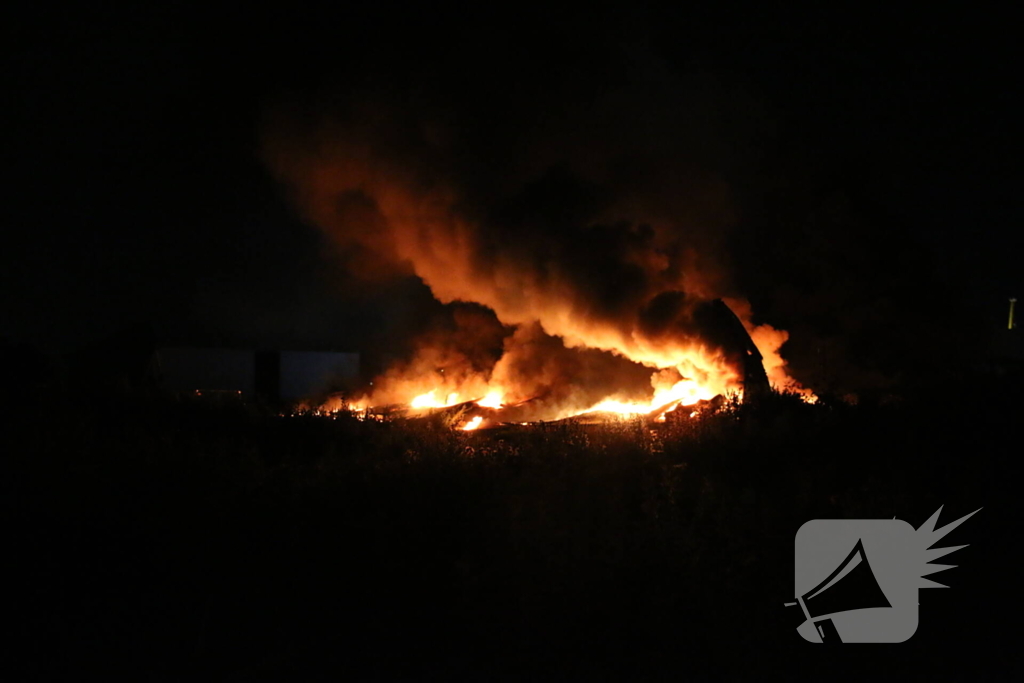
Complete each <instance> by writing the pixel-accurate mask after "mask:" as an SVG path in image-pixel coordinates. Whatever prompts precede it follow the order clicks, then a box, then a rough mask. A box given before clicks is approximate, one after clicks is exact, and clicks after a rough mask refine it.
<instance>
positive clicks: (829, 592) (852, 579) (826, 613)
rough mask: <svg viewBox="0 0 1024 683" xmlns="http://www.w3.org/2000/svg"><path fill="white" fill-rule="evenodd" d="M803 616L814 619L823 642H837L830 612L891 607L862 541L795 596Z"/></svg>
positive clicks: (838, 637)
mask: <svg viewBox="0 0 1024 683" xmlns="http://www.w3.org/2000/svg"><path fill="white" fill-rule="evenodd" d="M788 604H789V605H795V604H799V605H800V608H801V609H802V610H803V613H804V616H805V617H806V620H809V621H812V622H813V623H814V626H815V629H816V630H817V631H818V634H819V635H820V636H821V640H822V642H824V643H841V642H843V641H842V638H840V636H839V632H838V631H837V630H836V627H835V624H833V623H832V619H831V616H832V615H835V614H837V613H840V612H850V611H853V610H859V609H871V608H876V607H892V604H891V603H890V602H889V599H888V598H887V597H886V596H885V593H884V592H882V589H881V587H880V586H879V585H878V580H877V579H876V578H875V573H874V572H873V571H872V570H871V565H870V564H868V558H867V555H866V554H865V553H864V541H863V540H862V539H859V540H858V541H857V544H856V545H855V546H854V547H853V550H851V551H850V554H849V555H847V556H846V559H845V560H843V562H842V563H841V564H840V565H839V566H838V567H836V569H835V571H833V572H832V573H831V574H829V576H828V577H827V578H826V579H825V580H824V581H822V582H821V583H819V584H818V585H817V586H815V587H814V588H812V589H811V590H809V591H807V592H806V593H804V594H803V595H801V596H799V597H798V598H797V602H796V603H788Z"/></svg>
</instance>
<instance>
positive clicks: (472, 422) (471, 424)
mask: <svg viewBox="0 0 1024 683" xmlns="http://www.w3.org/2000/svg"><path fill="white" fill-rule="evenodd" d="M483 421H484V418H483V417H482V416H480V415H477V416H476V417H474V418H473V419H472V420H470V421H469V422H467V423H466V424H464V425H463V426H462V428H463V429H464V430H466V431H469V430H472V429H476V428H477V427H479V426H480V423H481V422H483Z"/></svg>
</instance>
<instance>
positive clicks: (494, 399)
mask: <svg viewBox="0 0 1024 683" xmlns="http://www.w3.org/2000/svg"><path fill="white" fill-rule="evenodd" d="M476 404H477V405H478V406H480V407H481V408H500V407H501V406H502V405H503V403H502V394H501V392H500V391H492V392H490V393H488V394H487V395H486V396H484V397H483V398H482V399H480V400H479V401H477V402H476Z"/></svg>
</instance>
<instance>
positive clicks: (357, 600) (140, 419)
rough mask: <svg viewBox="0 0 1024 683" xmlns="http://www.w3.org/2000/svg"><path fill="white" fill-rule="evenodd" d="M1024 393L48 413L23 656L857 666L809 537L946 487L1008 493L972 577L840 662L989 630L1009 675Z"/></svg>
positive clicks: (25, 543) (891, 511)
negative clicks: (508, 408)
mask: <svg viewBox="0 0 1024 683" xmlns="http://www.w3.org/2000/svg"><path fill="white" fill-rule="evenodd" d="M1018 386H1019V382H1007V381H1006V380H1005V379H1002V380H1000V383H999V384H998V385H996V386H990V387H983V388H979V390H977V391H975V393H974V394H973V395H972V394H963V393H958V394H956V395H955V396H956V400H954V398H953V396H950V397H945V396H936V397H935V400H934V401H932V402H918V403H912V404H908V405H903V406H898V407H895V406H870V405H863V404H862V405H858V406H851V405H848V404H845V403H843V402H840V401H833V400H828V399H823V400H822V401H821V402H820V403H819V404H818V405H807V404H804V403H802V402H801V401H799V400H798V399H796V398H794V397H790V396H778V395H776V396H770V397H768V398H767V399H766V400H764V401H762V402H761V403H760V404H759V405H756V406H737V405H732V406H730V407H727V409H725V410H723V411H722V412H720V413H718V414H714V415H710V416H706V417H704V418H702V419H699V420H684V421H678V422H668V423H666V424H665V425H663V426H660V427H659V429H657V430H655V431H653V432H652V431H651V430H650V429H649V428H648V427H647V426H645V425H644V424H643V423H642V422H639V421H626V422H623V423H620V424H615V425H608V426H598V427H594V426H584V425H579V424H571V423H569V424H558V425H546V426H537V427H534V428H528V429H510V430H493V431H482V432H463V431H459V430H452V429H451V428H450V426H449V425H446V424H445V423H444V422H443V420H440V419H438V420H429V419H427V420H419V421H405V422H376V421H373V420H359V419H356V418H355V417H353V416H351V415H344V414H343V415H339V416H338V417H337V418H335V419H326V418H317V417H312V416H291V417H282V416H279V415H276V414H271V413H268V412H266V411H261V410H259V409H256V408H251V407H247V406H245V405H242V404H238V405H219V406H208V405H204V404H202V403H197V402H193V401H171V400H158V399H152V398H150V399H145V400H129V399H124V398H121V399H117V398H106V399H103V400H102V401H101V400H99V399H95V400H93V399H90V398H86V397H79V396H63V397H56V398H54V399H52V400H45V401H43V400H40V401H26V402H23V403H20V404H16V405H14V406H13V407H11V408H9V410H8V414H7V417H8V418H9V419H8V422H9V425H8V427H7V428H6V429H5V431H4V436H5V440H6V444H5V445H4V448H3V452H4V456H3V460H2V463H3V464H2V467H3V472H2V482H3V484H2V486H3V491H2V493H3V499H4V501H5V507H6V508H7V510H6V513H7V514H6V515H5V517H6V518H7V520H8V525H9V526H8V527H7V528H6V529H5V538H6V539H7V541H8V542H7V544H6V545H7V547H8V550H9V552H8V553H7V558H8V559H7V562H6V564H8V565H9V566H13V567H14V569H15V578H14V579H8V591H9V601H8V608H7V609H6V610H5V612H6V614H7V615H8V623H9V625H11V626H13V629H14V631H15V632H16V634H17V638H16V642H15V653H16V657H15V663H16V664H17V669H18V671H19V677H20V678H24V677H32V676H33V675H36V676H39V677H52V676H55V675H56V676H58V677H66V676H78V675H81V674H82V673H83V672H86V671H90V670H93V669H96V670H103V671H108V672H110V673H118V672H119V673H122V674H125V675H128V676H130V677H132V678H134V679H143V678H145V677H146V676H149V677H150V678H151V679H162V678H170V679H175V678H190V679H191V678H194V677H201V678H205V677H212V678H217V679H228V680H236V679H237V680H251V679H253V678H257V679H261V678H267V679H278V678H293V679H296V680H298V679H305V678H307V677H308V676H309V675H310V674H311V673H313V672H329V673H330V674H331V676H330V677H331V679H332V680H336V679H338V678H344V679H346V680H351V679H356V680H366V679H376V678H383V679H394V678H396V677H399V678H406V679H408V678H414V679H423V678H428V677H429V678H437V679H441V680H452V679H462V678H473V679H482V678H487V679H494V678H509V679H518V678H524V677H534V678H535V677H544V678H547V677H555V678H558V677H561V678H567V677H576V676H588V677H591V678H631V679H638V678H639V679H646V678H650V677H652V676H665V677H672V678H673V679H674V680H685V679H687V678H694V677H695V678H707V677H715V676H722V677H728V676H730V675H737V674H742V673H748V674H749V673H756V672H760V673H763V674H765V675H768V674H770V673H772V672H776V673H778V674H779V675H780V676H782V677H784V678H786V679H792V678H794V677H795V676H798V675H799V674H800V673H802V672H810V671H812V670H820V669H817V667H820V666H825V665H826V664H827V662H829V661H830V660H829V659H828V658H830V657H838V656H837V655H832V654H829V655H828V656H827V657H826V656H825V655H822V654H821V649H815V648H814V647H812V646H810V645H807V644H806V643H804V642H803V641H802V640H800V638H799V636H798V635H797V634H796V633H795V631H794V627H795V625H796V624H795V623H793V622H792V615H791V614H788V613H787V610H786V609H785V608H784V607H783V606H782V603H783V602H784V601H788V600H791V599H792V598H793V596H792V595H791V593H792V590H793V588H792V570H793V537H794V534H795V533H796V531H797V529H798V528H799V527H800V525H801V524H802V523H803V522H805V521H808V520H810V519H814V518H823V517H824V518H830V517H847V518H860V517H885V518H890V517H893V516H896V517H899V518H901V519H906V520H907V521H909V522H911V523H912V524H914V525H915V526H917V525H920V524H921V523H922V522H923V521H924V520H925V519H926V518H927V517H928V516H929V515H930V514H931V513H932V512H934V511H935V509H936V508H938V507H939V506H940V505H943V504H945V505H946V506H947V512H944V513H943V517H942V520H940V522H944V521H948V520H949V519H952V518H953V516H955V515H959V514H966V513H967V512H970V511H971V510H974V509H975V508H977V507H981V506H985V512H983V514H982V515H979V516H978V517H977V518H975V519H972V521H971V523H970V524H968V525H965V527H963V528H962V529H961V530H957V531H956V532H955V533H954V535H955V536H956V537H955V538H954V536H950V537H948V538H949V539H952V541H951V542H952V543H971V544H972V545H971V547H970V549H969V550H966V551H963V552H962V553H961V555H962V557H957V560H958V564H961V565H962V566H961V567H959V568H957V569H956V570H955V571H952V572H950V573H949V574H947V575H945V576H944V577H943V578H940V581H943V582H946V583H949V584H950V585H952V586H953V587H954V589H953V590H952V591H947V592H942V591H930V592H928V591H925V592H924V593H923V594H922V598H921V604H922V607H921V625H920V627H919V631H918V636H917V637H916V638H915V639H912V641H910V642H909V643H907V644H905V645H903V646H899V647H898V648H889V650H885V651H884V652H880V653H879V651H873V656H877V657H880V658H881V659H880V660H879V659H871V660H870V662H871V663H870V664H869V663H868V662H867V660H864V658H863V654H862V653H861V654H856V653H855V654H856V656H853V655H850V654H849V649H847V650H844V651H843V653H842V657H839V658H838V659H836V660H835V661H836V662H838V663H837V664H835V666H839V667H845V669H844V670H852V671H863V672H868V671H872V670H873V669H868V668H867V667H869V666H884V667H887V668H886V671H887V672H889V671H892V670H895V671H897V672H899V671H904V672H907V673H906V675H911V674H914V673H920V672H921V671H924V670H928V671H932V670H936V671H943V672H946V673H948V672H949V671H953V670H956V667H958V666H963V667H967V666H968V660H969V658H968V655H967V654H966V651H965V650H963V648H966V647H969V646H970V645H971V644H977V643H988V645H987V647H990V648H993V649H992V650H991V651H990V652H987V653H986V654H985V656H986V657H987V659H985V660H984V661H985V662H986V663H987V664H985V665H986V666H987V665H992V666H995V667H997V668H996V669H994V670H1001V669H1000V668H999V667H1001V666H1004V665H1006V666H1008V661H1009V656H1010V653H1011V652H1012V648H1010V647H1009V646H1008V645H1009V637H1010V635H1009V633H1010V632H1009V631H1006V630H1003V629H1000V628H999V627H998V626H997V624H996V623H995V622H993V621H992V620H986V621H984V622H979V621H978V620H977V614H976V610H977V605H978V604H988V605H993V606H998V605H1006V606H1007V607H1009V606H1010V605H1011V603H1010V602H1009V601H1008V600H1009V596H1008V594H1007V593H1005V591H1008V590H1009V591H1015V590H1017V589H1016V588H1014V587H1013V585H1012V584H1013V581H1012V580H1011V577H1010V576H1009V571H1011V567H1010V566H1007V565H1006V563H1004V562H1002V561H1001V558H1000V556H999V554H1000V552H1001V551H1002V549H1003V548H1004V547H1005V546H1006V544H1007V543H1012V540H1010V539H1008V538H1007V537H1005V536H1003V535H1002V534H1004V533H1005V532H1006V530H1008V529H1011V528H1012V521H1011V520H1014V519H1015V516H1016V513H1015V512H1014V511H1013V510H1012V509H1011V507H1012V503H1013V501H1012V499H1011V496H1009V493H1008V492H1009V490H1010V488H1009V486H1010V485H1009V482H1008V480H1009V477H1010V475H1009V472H1010V471H1011V470H1012V464H1013V463H1012V460H1013V459H1014V458H1013V457H1012V455H1011V453H1012V450H1013V448H1014V447H1013V446H1008V445H1003V444H1009V443H1011V442H1012V441H1013V440H1016V443H1017V446H1019V436H1017V435H1016V430H1017V429H1018V426H1017V425H1018V422H1016V420H1019V417H1020V407H1021V402H1020V394H1019V390H1018V389H1017V388H1016V387H1018ZM951 390H952V388H951ZM947 515H948V517H947ZM1011 538H1012V537H1011ZM972 610H973V611H972ZM969 616H970V618H968V617H969ZM966 639H970V640H971V644H967V643H966V642H965V640H966ZM975 641H977V643H975ZM1003 645H1006V647H1005V648H1003ZM953 646H955V647H953ZM943 648H947V649H946V650H945V654H944V655H943V656H942V657H937V656H936V652H943ZM957 648H960V649H957ZM1000 648H1002V649H1000ZM895 650H899V651H898V652H895ZM1000 653H1004V654H1000ZM1000 657H1003V658H1005V659H1000ZM971 661H974V660H971ZM879 662H881V663H879ZM971 666H980V665H977V664H976V663H975V664H971ZM850 667H853V668H852V669H850ZM857 667H861V668H857ZM893 667H895V669H894V668H893ZM935 667H938V668H935ZM964 670H966V668H965V669H964Z"/></svg>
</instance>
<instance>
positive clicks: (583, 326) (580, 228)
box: [263, 78, 794, 410]
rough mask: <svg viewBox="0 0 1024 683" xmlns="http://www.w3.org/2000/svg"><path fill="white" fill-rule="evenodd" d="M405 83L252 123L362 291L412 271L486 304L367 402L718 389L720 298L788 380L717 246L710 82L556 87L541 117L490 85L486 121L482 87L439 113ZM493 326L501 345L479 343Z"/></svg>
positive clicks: (777, 340)
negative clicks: (708, 307)
mask: <svg viewBox="0 0 1024 683" xmlns="http://www.w3.org/2000/svg"><path fill="white" fill-rule="evenodd" d="M655 86H658V87H655ZM441 91H443V88H441ZM416 92H418V93H420V94H419V95H418V97H420V98H421V101H419V102H417V103H416V106H408V101H407V100H401V98H399V99H400V100H401V101H400V103H399V104H396V103H395V101H394V99H395V98H393V97H391V98H389V97H382V96H380V95H379V94H374V95H371V94H364V95H361V96H359V97H358V98H355V99H353V102H356V103H357V104H353V105H349V106H342V107H339V108H335V109H333V110H331V109H328V108H325V107H323V106H319V105H314V106H312V107H310V106H306V107H302V106H290V107H279V108H277V109H275V110H274V111H272V112H271V113H270V114H269V115H268V117H267V123H266V126H265V129H264V137H263V143H264V144H263V152H264V156H265V159H266V161H267V163H268V165H269V167H270V168H271V169H272V170H273V171H274V173H275V174H276V175H277V177H278V178H279V179H280V180H282V181H283V182H284V183H285V184H286V186H287V187H288V188H289V189H290V191H291V192H292V196H293V200H294V202H295V205H296V206H297V207H298V209H299V210H300V211H301V213H302V215H303V217H304V218H305V219H306V220H307V221H308V222H310V223H312V224H315V225H317V226H319V227H320V228H322V229H323V230H325V231H326V232H327V233H328V234H329V235H330V236H331V237H332V238H333V239H334V240H335V241H336V242H337V243H338V244H339V245H341V246H343V247H344V248H346V249H348V250H355V252H356V253H359V254H360V255H361V258H360V259H359V264H360V269H361V271H362V272H363V274H364V275H365V276H366V278H367V281H368V286H372V285H370V284H369V283H372V281H373V279H375V278H379V277H381V276H386V275H387V274H393V275H409V274H415V275H416V276H418V277H419V278H421V279H422V281H423V282H424V283H425V284H426V285H427V286H428V287H429V288H430V290H431V292H432V293H433V295H434V296H435V297H436V299H437V300H438V301H440V302H442V303H444V304H452V305H458V304H459V303H460V302H471V303H474V304H478V305H479V306H482V307H484V309H482V310H484V311H488V310H489V311H490V312H493V316H492V317H491V318H490V319H488V315H490V314H489V313H488V314H484V313H481V309H473V312H472V313H468V312H466V311H463V312H461V313H460V314H459V315H458V316H456V328H455V330H449V331H448V333H445V334H438V333H436V332H434V333H431V334H428V335H427V336H425V337H424V338H423V339H422V340H420V343H419V344H417V347H418V349H419V350H418V351H417V353H416V354H415V356H414V357H413V358H412V359H411V360H410V361H409V362H408V363H407V364H405V365H402V366H396V367H394V368H392V370H391V371H390V372H389V373H387V374H385V376H383V377H381V378H378V380H377V381H375V383H374V388H375V393H374V396H373V397H372V399H373V400H374V401H375V402H391V401H395V402H405V401H409V400H410V399H411V398H412V397H414V396H416V395H418V394H419V393H421V390H422V391H431V390H436V391H437V392H439V393H440V394H446V396H438V400H439V401H442V402H443V401H445V400H446V399H447V394H449V393H451V394H458V395H459V396H460V397H461V398H462V399H463V400H468V399H471V398H479V397H481V396H483V395H485V394H486V393H488V392H491V393H493V392H495V391H497V392H498V393H499V394H500V395H501V396H502V400H505V401H506V402H511V401H514V400H525V399H529V398H535V397H547V399H546V400H549V401H550V402H551V404H552V405H558V406H560V407H561V408H564V409H567V410H569V409H580V408H585V407H588V406H592V405H594V404H595V403H598V402H600V401H601V400H602V399H607V398H614V399H616V400H638V399H646V400H650V398H651V396H652V394H654V393H657V392H658V391H659V390H661V391H663V392H664V391H666V385H667V386H668V388H669V389H670V388H671V385H673V384H678V383H679V382H684V381H690V382H696V383H698V384H699V385H700V387H701V388H702V391H703V392H704V393H707V392H710V395H714V394H715V393H721V392H724V391H726V390H728V389H730V388H736V386H737V382H738V380H739V369H738V368H737V367H735V366H734V363H733V362H732V361H730V360H728V359H727V357H726V354H724V353H723V349H721V348H718V347H716V346H715V345H714V344H712V343H710V342H709V341H708V335H707V334H705V331H704V330H702V329H701V328H700V324H699V323H698V321H697V318H695V316H694V313H695V311H696V310H697V308H698V307H699V306H700V304H701V303H703V302H706V301H708V300H709V299H712V298H717V297H731V299H730V301H729V303H730V305H731V306H732V308H733V310H735V311H736V312H737V314H738V315H739V316H740V317H741V319H742V320H743V321H744V324H745V325H746V326H747V328H748V331H750V332H751V334H752V337H753V338H754V340H755V343H756V344H757V345H758V347H759V349H760V350H761V352H762V354H763V355H764V356H765V359H766V370H768V371H769V376H770V378H771V379H772V380H773V381H774V382H775V383H776V384H781V385H784V386H787V387H791V386H794V383H793V382H792V380H790V379H789V378H788V377H787V376H786V374H785V369H784V363H783V362H782V360H781V357H780V356H779V354H778V350H779V347H780V346H781V344H782V343H783V342H784V341H785V339H786V335H785V333H784V332H779V331H776V330H773V329H771V328H769V327H756V326H754V325H752V324H751V322H750V320H751V313H750V310H749V306H748V305H746V303H745V301H744V300H743V299H742V298H739V297H737V294H738V293H737V292H734V291H732V290H731V288H730V287H729V284H728V283H729V280H730V278H729V272H728V265H727V261H726V260H725V259H724V255H723V254H722V251H721V245H722V244H724V235H726V234H727V233H728V231H729V230H730V229H731V227H732V225H733V223H734V222H735V220H736V217H735V211H734V209H733V201H732V199H731V197H730V193H729V189H728V187H727V186H726V184H725V183H724V181H723V180H722V179H721V172H720V171H721V166H722V163H721V159H718V160H717V162H718V163H712V162H711V161H709V159H710V157H709V152H708V149H709V145H710V143H708V142H707V139H712V140H713V139H714V135H713V132H714V131H710V130H709V129H708V125H707V124H706V123H705V124H703V125H700V126H698V125H697V123H696V121H700V120H704V121H706V120H707V118H706V115H707V114H708V106H707V105H708V102H707V101H706V99H703V100H702V99H701V98H702V97H704V95H700V94H698V95H694V96H693V97H692V98H691V99H690V100H685V99H679V97H678V96H674V97H673V98H669V99H667V100H666V99H665V97H664V96H663V94H662V93H663V92H664V84H661V83H653V84H652V83H651V82H650V78H647V79H645V80H643V81H640V82H629V81H627V82H626V83H625V84H624V85H623V87H622V88H621V89H619V90H618V91H614V92H611V93H610V94H608V95H605V96H601V97H596V99H595V98H582V99H580V98H578V97H577V98H575V99H574V98H573V97H572V96H570V97H568V98H563V99H565V100H566V101H563V102H559V103H558V104H559V105H561V106H558V107H555V108H554V111H555V112H557V113H556V114H553V115H551V116H548V117H543V118H538V117H537V116H536V113H534V114H533V115H532V116H531V115H530V113H529V107H524V106H523V104H522V102H521V101H513V100H511V99H509V98H508V97H505V98H501V97H497V101H496V102H492V103H493V104H494V105H495V106H496V107H498V108H499V109H498V111H500V112H501V114H498V115H496V116H498V118H499V121H500V123H492V125H487V124H486V123H480V121H481V119H480V118H479V116H478V115H479V114H480V109H479V107H480V101H479V99H474V100H473V101H472V103H470V104H469V105H466V106H463V107H462V108H461V109H460V108H459V107H454V108H452V107H437V106H434V105H433V104H432V103H433V102H436V101H438V100H437V97H434V99H431V97H430V96H429V95H423V94H422V93H423V92H428V93H429V89H427V90H426V91H424V90H423V89H421V90H418V91H416ZM435 94H436V93H435ZM506 103H507V104H508V107H505V108H504V109H501V107H502V105H504V104H506ZM638 103H642V104H643V105H644V106H646V107H648V109H646V110H645V109H643V108H642V107H641V108H639V109H638V106H637V105H638ZM655 104H656V105H658V106H657V107H655V106H652V105H655ZM547 105H548V106H549V107H550V106H551V103H550V102H548V103H547ZM695 111H696V112H697V113H696V114H695ZM520 114H521V115H522V119H519V118H518V115H520ZM467 120H470V121H471V123H469V124H467V125H465V126H461V125H459V123H460V121H462V122H465V121H467ZM483 120H484V121H486V120H487V119H483ZM595 122H600V124H601V125H600V126H597V124H596V123H595ZM687 123H690V124H693V126H694V130H691V131H687V134H680V132H679V130H678V127H679V126H684V127H685V126H686V125H687ZM602 128H603V129H602ZM638 128H639V130H638ZM702 136H703V137H702ZM510 140H524V141H526V142H525V143H524V144H523V145H521V149H518V150H517V149H514V148H513V146H511V145H510V144H509V141H510ZM662 140H663V141H665V142H664V144H660V143H661V141H662ZM696 140H701V142H700V144H697V143H696V142H695V141H696ZM710 146H711V147H713V145H710ZM495 152H500V153H501V154H502V156H491V155H493V154H495ZM711 156H712V157H713V156H714V155H711ZM466 310H467V311H468V310H469V309H466ZM499 339H500V340H503V341H502V343H501V346H500V349H499V351H498V353H497V354H496V355H494V354H492V355H488V354H487V353H485V352H482V351H481V350H482V349H488V348H489V349H494V348H495V347H496V342H497V341H498V340H499ZM666 370H667V371H668V372H664V371H666ZM442 371H443V372H442ZM442 375H443V377H442ZM668 377H673V378H676V381H674V382H669V381H668V379H666V378H668ZM702 397H703V396H702ZM694 400H696V399H694ZM447 402H451V400H448V401H447Z"/></svg>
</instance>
